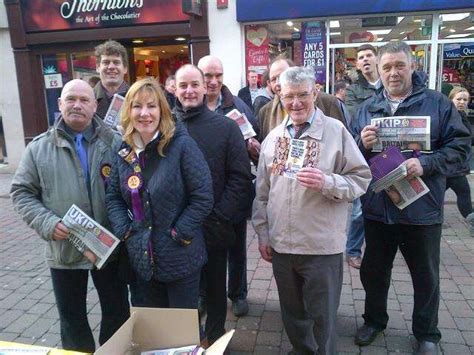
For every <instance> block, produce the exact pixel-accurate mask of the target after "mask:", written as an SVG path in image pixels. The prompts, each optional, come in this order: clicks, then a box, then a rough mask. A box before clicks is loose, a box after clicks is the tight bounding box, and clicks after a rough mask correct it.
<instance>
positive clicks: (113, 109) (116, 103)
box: [104, 94, 125, 128]
mask: <svg viewBox="0 0 474 355" xmlns="http://www.w3.org/2000/svg"><path fill="white" fill-rule="evenodd" d="M124 101H125V97H123V96H121V95H119V94H114V98H113V99H112V102H111V103H110V106H109V109H108V110H107V113H106V114H105V117H104V123H105V124H106V125H108V126H110V127H112V128H116V127H117V125H118V124H119V121H120V111H121V110H122V105H123V103H124Z"/></svg>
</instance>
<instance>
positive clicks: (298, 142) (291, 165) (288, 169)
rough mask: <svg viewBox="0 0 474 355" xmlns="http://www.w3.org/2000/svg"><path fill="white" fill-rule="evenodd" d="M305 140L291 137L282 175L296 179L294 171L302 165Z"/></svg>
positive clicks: (306, 143)
mask: <svg viewBox="0 0 474 355" xmlns="http://www.w3.org/2000/svg"><path fill="white" fill-rule="evenodd" d="M307 145H308V141H307V140H303V139H292V140H290V152H289V154H288V159H286V163H285V168H284V171H283V176H286V177H289V178H290V179H296V173H297V172H298V171H299V170H300V169H301V168H302V167H303V166H304V165H303V163H304V158H305V156H306V146H307Z"/></svg>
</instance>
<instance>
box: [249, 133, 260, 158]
mask: <svg viewBox="0 0 474 355" xmlns="http://www.w3.org/2000/svg"><path fill="white" fill-rule="evenodd" d="M247 152H248V153H249V155H250V159H252V161H254V162H257V161H258V157H259V155H260V142H259V141H258V140H256V139H255V138H249V139H247Z"/></svg>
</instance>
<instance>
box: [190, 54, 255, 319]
mask: <svg viewBox="0 0 474 355" xmlns="http://www.w3.org/2000/svg"><path fill="white" fill-rule="evenodd" d="M198 68H199V69H200V70H202V72H203V74H204V82H205V84H206V89H207V107H208V108H209V109H210V110H212V111H214V112H217V113H220V114H223V115H227V114H228V113H229V112H231V111H232V110H234V109H237V110H238V111H239V112H241V113H245V115H246V116H247V118H248V120H249V122H250V123H251V124H252V126H253V128H254V130H255V132H256V133H257V135H258V133H259V130H258V127H257V121H256V119H255V117H254V115H253V113H252V110H251V109H250V108H249V107H247V105H245V103H244V102H243V101H242V100H241V99H240V98H238V97H237V96H234V95H232V93H231V92H230V90H229V89H228V88H227V86H225V85H224V84H223V81H224V66H223V65H222V61H221V60H220V59H219V58H217V57H214V56H211V55H208V56H205V57H202V58H201V59H200V60H199V63H198ZM241 139H242V140H243V136H242V135H241ZM246 144H247V152H248V154H249V156H250V159H252V161H253V162H254V163H256V162H257V161H258V155H259V153H260V143H259V142H258V140H257V139H256V138H255V137H252V138H249V139H247V140H246ZM249 201H250V200H249ZM250 202H251V201H250ZM251 208H252V206H251V203H250V204H249V205H248V215H247V216H246V217H250V213H251ZM234 231H235V234H236V237H237V240H236V242H235V243H234V245H233V246H232V247H231V248H229V281H228V295H227V296H228V297H229V299H230V300H231V301H232V312H233V313H234V315H235V316H237V317H240V316H244V315H246V314H247V313H248V309H249V307H248V303H247V220H246V218H243V219H242V220H240V221H236V223H234Z"/></svg>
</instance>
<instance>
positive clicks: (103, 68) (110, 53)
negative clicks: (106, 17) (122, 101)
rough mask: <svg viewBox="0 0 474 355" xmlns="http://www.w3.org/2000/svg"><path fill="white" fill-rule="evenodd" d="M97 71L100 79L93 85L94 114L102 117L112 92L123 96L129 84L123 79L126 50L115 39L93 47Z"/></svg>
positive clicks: (126, 66)
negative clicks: (95, 107) (95, 109)
mask: <svg viewBox="0 0 474 355" xmlns="http://www.w3.org/2000/svg"><path fill="white" fill-rule="evenodd" d="M95 57H96V67H97V69H96V70H97V73H98V74H99V76H100V81H99V82H98V83H97V84H96V85H95V87H94V95H95V98H96V100H97V112H96V114H97V115H98V116H99V117H100V118H102V119H104V118H105V114H106V113H107V110H108V109H109V106H110V104H111V102H112V99H113V97H114V94H119V95H121V96H124V97H125V95H126V94H127V91H128V88H129V85H128V83H127V82H126V81H125V79H124V78H125V74H127V71H128V56H127V50H126V49H125V47H124V46H122V45H121V44H120V43H118V42H117V41H111V40H110V41H107V42H104V43H102V44H100V45H98V46H97V47H95Z"/></svg>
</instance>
